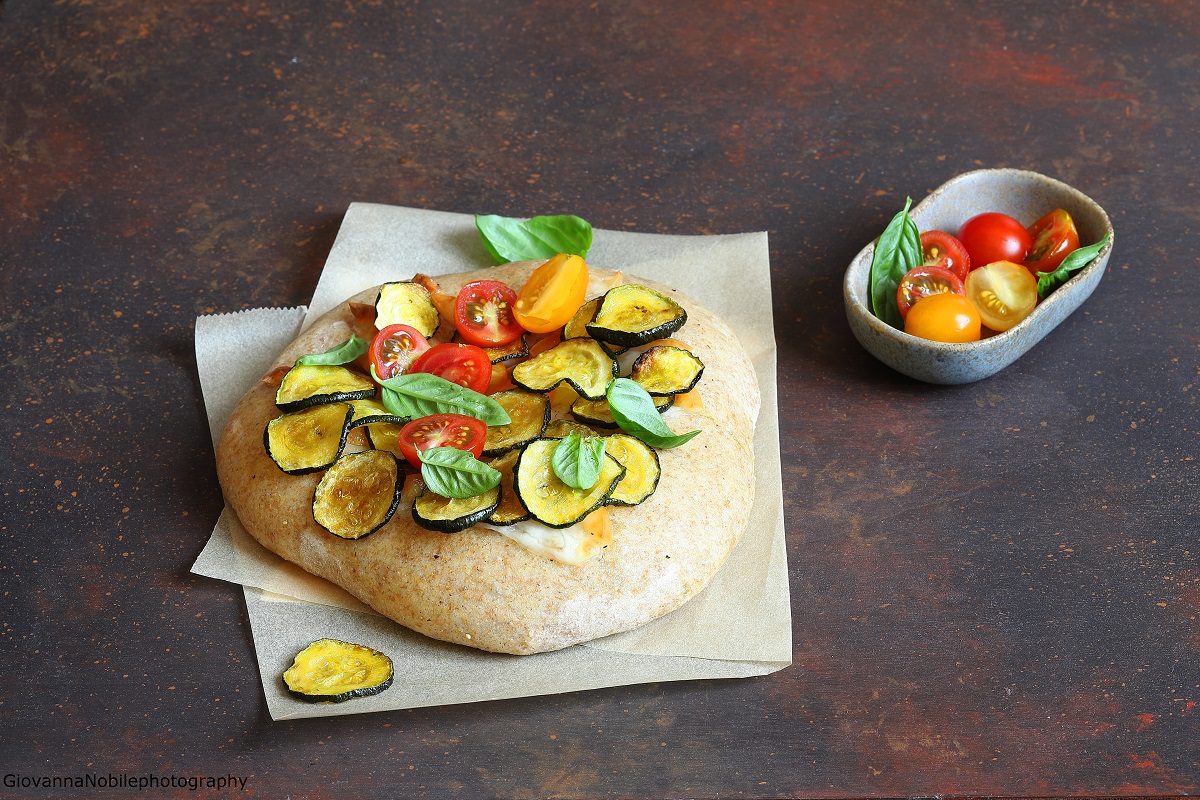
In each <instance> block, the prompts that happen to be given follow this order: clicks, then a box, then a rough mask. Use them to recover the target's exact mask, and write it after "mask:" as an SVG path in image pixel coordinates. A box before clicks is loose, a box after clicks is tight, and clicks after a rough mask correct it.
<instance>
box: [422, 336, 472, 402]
mask: <svg viewBox="0 0 1200 800" xmlns="http://www.w3.org/2000/svg"><path fill="white" fill-rule="evenodd" d="M408 371H409V372H428V373H430V374H431V375H437V376H438V377H439V378H445V379H446V380H448V381H450V382H451V383H457V384H458V385H459V386H465V387H467V388H468V389H473V390H474V391H476V392H479V393H481V394H482V393H483V392H486V391H487V388H488V384H489V383H491V382H492V360H491V359H490V358H488V354H487V353H485V352H484V351H483V348H482V347H476V346H475V345H473V344H459V343H457V342H447V343H445V344H439V345H434V346H433V347H431V348H429V349H428V350H426V351H425V352H424V353H422V354H421V355H420V357H418V358H417V360H416V361H414V362H413V365H412V366H411V367H409V369H408Z"/></svg>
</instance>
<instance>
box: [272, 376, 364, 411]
mask: <svg viewBox="0 0 1200 800" xmlns="http://www.w3.org/2000/svg"><path fill="white" fill-rule="evenodd" d="M374 396H375V382H374V381H372V380H371V379H370V378H368V377H367V376H365V375H360V374H359V373H357V372H354V371H353V370H349V369H346V368H345V367H335V366H323V365H312V366H309V365H306V364H298V365H296V366H294V367H292V368H291V369H289V370H288V371H287V374H286V375H284V376H283V380H281V381H280V382H279V388H278V389H277V390H276V391H275V405H277V406H279V408H280V409H281V410H283V411H299V410H300V409H302V408H309V407H311V406H316V405H321V404H322V403H337V402H341V401H348V400H363V399H365V398H368V397H374Z"/></svg>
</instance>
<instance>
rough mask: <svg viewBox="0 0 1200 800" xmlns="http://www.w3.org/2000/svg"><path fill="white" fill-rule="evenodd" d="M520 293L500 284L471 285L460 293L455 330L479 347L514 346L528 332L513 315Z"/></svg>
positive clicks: (455, 317)
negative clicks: (510, 344) (512, 344)
mask: <svg viewBox="0 0 1200 800" xmlns="http://www.w3.org/2000/svg"><path fill="white" fill-rule="evenodd" d="M516 302H517V293H516V292H515V291H513V290H512V289H511V288H509V287H508V286H507V285H506V284H503V283H501V282H500V281H489V280H482V281H471V282H470V283H468V284H467V285H465V286H463V287H462V288H461V289H459V290H458V297H457V299H456V300H455V301H454V327H455V328H457V329H458V333H459V335H460V336H462V338H463V339H464V340H466V341H467V342H469V343H470V344H474V345H479V346H480V347H496V346H498V345H502V344H508V343H510V342H515V341H516V340H517V337H519V336H520V335H521V334H522V333H524V332H525V329H524V328H522V327H521V323H519V322H517V318H516V317H515V316H514V315H513V304H514V303H516Z"/></svg>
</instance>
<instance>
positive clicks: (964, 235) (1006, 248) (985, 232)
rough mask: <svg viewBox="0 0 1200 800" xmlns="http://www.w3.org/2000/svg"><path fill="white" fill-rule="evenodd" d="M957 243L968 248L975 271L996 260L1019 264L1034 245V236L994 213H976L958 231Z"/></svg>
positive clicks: (972, 267) (1007, 218)
mask: <svg viewBox="0 0 1200 800" xmlns="http://www.w3.org/2000/svg"><path fill="white" fill-rule="evenodd" d="M958 240H959V241H960V242H962V244H963V247H965V248H967V255H968V256H970V257H971V269H973V270H976V269H979V268H980V267H985V266H987V265H988V264H991V263H992V262H995V261H1015V262H1017V263H1018V264H1019V263H1021V262H1022V261H1024V260H1025V255H1026V254H1027V253H1028V252H1029V248H1030V247H1032V246H1033V237H1032V236H1030V235H1029V231H1027V230H1025V226H1024V225H1022V224H1021V223H1020V222H1018V221H1017V220H1015V219H1013V218H1012V217H1010V216H1008V215H1007V214H1000V213H997V212H995V211H989V212H986V213H984V214H977V215H976V216H974V217H971V218H970V219H969V220H967V221H966V222H964V223H963V224H962V227H961V228H959V229H958Z"/></svg>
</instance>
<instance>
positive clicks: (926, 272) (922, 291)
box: [896, 267, 964, 318]
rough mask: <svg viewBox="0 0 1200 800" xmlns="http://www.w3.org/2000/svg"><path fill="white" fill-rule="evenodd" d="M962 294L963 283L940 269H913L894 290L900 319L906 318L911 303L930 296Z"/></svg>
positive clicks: (955, 276) (948, 272) (952, 274)
mask: <svg viewBox="0 0 1200 800" xmlns="http://www.w3.org/2000/svg"><path fill="white" fill-rule="evenodd" d="M945 292H949V293H951V294H964V291H963V282H962V281H961V280H959V277H958V276H957V275H955V274H954V273H953V272H951V271H950V270H948V269H943V268H942V267H913V268H912V269H910V270H909V271H908V272H907V273H905V275H904V277H903V278H901V279H900V285H899V286H898V287H897V288H896V308H898V309H899V310H900V317H901V318H904V317H906V316H908V310H909V309H910V308H911V307H912V305H913V303H915V302H917V301H918V300H920V299H921V298H922V297H929V295H931V294H943V293H945Z"/></svg>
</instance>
